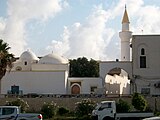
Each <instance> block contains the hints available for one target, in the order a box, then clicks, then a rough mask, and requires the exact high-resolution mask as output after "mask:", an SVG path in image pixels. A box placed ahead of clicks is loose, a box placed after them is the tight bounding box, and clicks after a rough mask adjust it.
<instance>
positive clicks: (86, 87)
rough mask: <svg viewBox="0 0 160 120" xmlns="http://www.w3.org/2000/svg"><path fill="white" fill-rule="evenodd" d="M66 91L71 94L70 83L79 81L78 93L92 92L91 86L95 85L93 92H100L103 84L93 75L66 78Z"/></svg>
mask: <svg viewBox="0 0 160 120" xmlns="http://www.w3.org/2000/svg"><path fill="white" fill-rule="evenodd" d="M68 82H69V83H68V93H69V94H71V89H72V88H71V87H72V86H71V83H76V82H77V83H79V82H80V83H81V85H80V94H92V91H91V87H97V89H96V90H95V92H94V93H97V94H102V90H103V86H102V79H101V78H94V77H92V78H91V77H89V78H88V77H84V78H78V77H73V78H68Z"/></svg>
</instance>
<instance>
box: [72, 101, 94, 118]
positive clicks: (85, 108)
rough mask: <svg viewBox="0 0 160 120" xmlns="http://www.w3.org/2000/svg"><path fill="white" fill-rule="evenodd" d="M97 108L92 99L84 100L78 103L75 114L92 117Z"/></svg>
mask: <svg viewBox="0 0 160 120" xmlns="http://www.w3.org/2000/svg"><path fill="white" fill-rule="evenodd" d="M94 107H95V103H94V102H93V101H91V100H90V99H83V100H82V101H81V102H77V103H76V109H75V113H76V116H78V117H80V116H81V117H82V116H85V115H87V116H88V115H90V114H91V113H92V110H93V109H94Z"/></svg>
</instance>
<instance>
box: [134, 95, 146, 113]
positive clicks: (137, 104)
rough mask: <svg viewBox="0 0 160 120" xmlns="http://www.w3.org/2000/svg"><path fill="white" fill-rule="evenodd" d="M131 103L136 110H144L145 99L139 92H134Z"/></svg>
mask: <svg viewBox="0 0 160 120" xmlns="http://www.w3.org/2000/svg"><path fill="white" fill-rule="evenodd" d="M132 105H133V106H134V108H135V109H137V110H140V111H145V110H146V107H147V101H146V100H145V98H144V97H143V96H142V95H140V94H139V93H134V94H133V98H132Z"/></svg>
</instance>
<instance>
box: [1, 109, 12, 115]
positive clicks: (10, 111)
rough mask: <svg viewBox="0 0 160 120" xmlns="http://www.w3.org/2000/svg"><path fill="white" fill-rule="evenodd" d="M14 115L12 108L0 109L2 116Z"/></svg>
mask: <svg viewBox="0 0 160 120" xmlns="http://www.w3.org/2000/svg"><path fill="white" fill-rule="evenodd" d="M13 113H14V108H2V115H9V114H13Z"/></svg>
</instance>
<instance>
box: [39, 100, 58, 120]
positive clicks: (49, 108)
mask: <svg viewBox="0 0 160 120" xmlns="http://www.w3.org/2000/svg"><path fill="white" fill-rule="evenodd" d="M56 109H57V107H56V104H55V103H54V102H53V101H52V102H51V103H44V104H43V106H42V108H41V113H42V115H43V118H45V119H46V118H52V117H54V115H55V114H56Z"/></svg>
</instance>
